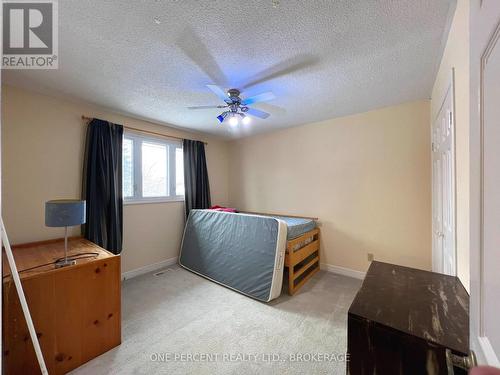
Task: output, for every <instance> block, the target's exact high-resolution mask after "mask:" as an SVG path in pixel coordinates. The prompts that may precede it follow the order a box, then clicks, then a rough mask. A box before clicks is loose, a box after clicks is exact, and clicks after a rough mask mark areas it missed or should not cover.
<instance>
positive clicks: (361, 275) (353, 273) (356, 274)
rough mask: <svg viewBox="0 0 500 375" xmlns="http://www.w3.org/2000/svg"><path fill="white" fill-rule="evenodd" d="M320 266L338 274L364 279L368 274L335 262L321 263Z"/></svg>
mask: <svg viewBox="0 0 500 375" xmlns="http://www.w3.org/2000/svg"><path fill="white" fill-rule="evenodd" d="M319 268H321V269H322V270H325V271H328V272H332V273H336V274H338V275H343V276H348V277H353V278H355V279H360V280H363V279H364V278H365V276H366V272H361V271H356V270H353V269H350V268H345V267H340V266H334V265H333V264H327V263H320V265H319Z"/></svg>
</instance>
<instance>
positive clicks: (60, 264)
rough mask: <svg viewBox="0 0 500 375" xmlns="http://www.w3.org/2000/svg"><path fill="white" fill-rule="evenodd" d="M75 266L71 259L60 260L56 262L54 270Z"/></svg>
mask: <svg viewBox="0 0 500 375" xmlns="http://www.w3.org/2000/svg"><path fill="white" fill-rule="evenodd" d="M75 264H76V260H73V259H61V260H58V261H57V262H56V264H55V265H56V268H62V267H67V266H73V265H75Z"/></svg>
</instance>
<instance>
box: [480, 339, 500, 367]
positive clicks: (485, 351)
mask: <svg viewBox="0 0 500 375" xmlns="http://www.w3.org/2000/svg"><path fill="white" fill-rule="evenodd" d="M476 340H477V343H478V344H479V348H477V347H476V355H477V356H478V362H479V364H486V365H489V366H493V367H500V361H499V360H498V357H497V356H496V354H495V351H494V350H493V347H492V346H491V343H490V341H489V340H488V338H487V337H476ZM477 349H480V351H481V354H482V356H481V355H478V353H477ZM481 359H484V363H481V362H482V361H481Z"/></svg>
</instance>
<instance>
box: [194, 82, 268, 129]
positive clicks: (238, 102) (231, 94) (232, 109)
mask: <svg viewBox="0 0 500 375" xmlns="http://www.w3.org/2000/svg"><path fill="white" fill-rule="evenodd" d="M207 87H208V88H209V89H210V90H211V91H212V92H213V93H214V94H215V95H217V96H218V97H219V98H220V99H222V100H223V101H224V103H225V105H204V106H196V107H188V109H209V108H221V109H223V108H227V110H225V111H224V112H222V113H221V114H220V115H219V116H217V119H218V120H219V122H220V123H222V122H224V120H225V119H226V118H227V119H228V120H229V124H230V125H233V126H235V125H238V122H239V119H241V121H242V122H243V124H248V123H249V122H250V117H249V116H247V115H251V116H255V117H258V118H261V119H266V118H268V117H269V116H270V114H269V113H267V112H264V111H261V110H260V109H256V108H250V107H249V105H251V104H254V103H258V102H265V101H269V100H273V99H275V98H276V96H274V94H273V93H272V92H265V93H262V94H259V95H255V96H251V97H249V98H246V99H241V98H240V94H241V93H240V90H238V89H229V90H228V91H227V92H225V91H224V90H223V89H222V88H220V87H219V86H217V85H207Z"/></svg>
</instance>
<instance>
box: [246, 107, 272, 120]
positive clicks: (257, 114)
mask: <svg viewBox="0 0 500 375" xmlns="http://www.w3.org/2000/svg"><path fill="white" fill-rule="evenodd" d="M246 113H247V114H249V115H252V116H255V117H258V118H262V119H266V118H268V117H269V116H271V114H270V113H267V112H264V111H261V110H260V109H257V108H248V111H247V112H246Z"/></svg>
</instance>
